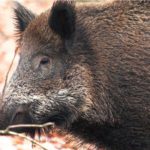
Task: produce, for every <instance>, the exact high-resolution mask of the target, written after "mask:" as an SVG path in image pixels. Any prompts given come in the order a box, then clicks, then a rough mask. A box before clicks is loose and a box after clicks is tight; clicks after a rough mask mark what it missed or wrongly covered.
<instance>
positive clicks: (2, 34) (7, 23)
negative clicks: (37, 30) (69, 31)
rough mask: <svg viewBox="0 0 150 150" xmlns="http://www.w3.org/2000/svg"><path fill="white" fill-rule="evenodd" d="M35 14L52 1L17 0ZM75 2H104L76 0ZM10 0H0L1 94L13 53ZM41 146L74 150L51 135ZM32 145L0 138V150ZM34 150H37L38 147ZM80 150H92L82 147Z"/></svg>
mask: <svg viewBox="0 0 150 150" xmlns="http://www.w3.org/2000/svg"><path fill="white" fill-rule="evenodd" d="M17 1H18V2H20V3H21V4H23V5H24V6H26V7H27V8H28V9H30V10H32V11H33V12H35V13H36V14H39V13H40V12H42V11H44V10H46V9H48V8H50V7H51V6H52V4H53V2H54V0H38V1H37V0H17ZM77 1H82V2H86V1H90V2H93V1H105V0H77ZM12 8H13V1H12V0H0V93H1V92H2V89H3V86H4V81H5V78H6V74H7V72H8V68H9V66H10V64H11V62H12V59H13V56H14V52H15V47H16V44H15V40H16V38H15V27H14V22H15V20H14V19H13V18H14V13H13V9H12ZM18 60H19V56H18V55H17V56H16V58H15V61H14V63H13V67H12V70H11V73H10V76H11V74H12V72H13V70H15V68H16V65H17V62H18ZM41 144H42V145H44V146H45V147H47V148H48V149H49V150H72V149H74V150H76V149H77V148H73V145H71V144H70V143H66V142H65V141H64V139H63V137H62V136H60V135H57V134H56V133H53V135H52V136H51V137H47V138H46V137H45V136H42V137H41ZM31 149H32V143H31V142H29V141H26V140H24V139H21V138H19V137H6V136H0V150H31ZM34 149H37V150H39V149H40V148H39V147H35V148H34ZM81 150H93V148H90V147H89V146H88V148H87V147H83V148H81Z"/></svg>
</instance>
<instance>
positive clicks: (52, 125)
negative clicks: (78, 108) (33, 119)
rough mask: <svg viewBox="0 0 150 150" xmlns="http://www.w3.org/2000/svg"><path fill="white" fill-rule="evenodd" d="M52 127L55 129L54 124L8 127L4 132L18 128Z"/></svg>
mask: <svg viewBox="0 0 150 150" xmlns="http://www.w3.org/2000/svg"><path fill="white" fill-rule="evenodd" d="M49 126H51V127H52V128H54V123H52V122H48V123H44V124H18V125H11V126H8V127H7V128H6V129H5V130H4V131H6V132H7V131H10V130H11V129H16V128H45V127H49Z"/></svg>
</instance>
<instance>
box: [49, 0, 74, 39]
mask: <svg viewBox="0 0 150 150" xmlns="http://www.w3.org/2000/svg"><path fill="white" fill-rule="evenodd" d="M75 20H76V14H75V5H74V1H69V0H64V1H63V0H62V1H61V0H57V1H56V2H55V3H54V4H53V7H52V9H51V12H50V16H49V20H48V23H49V26H50V27H51V29H52V30H53V31H54V32H55V33H57V34H58V35H60V37H61V38H63V39H69V38H70V37H71V36H72V34H73V33H74V31H75Z"/></svg>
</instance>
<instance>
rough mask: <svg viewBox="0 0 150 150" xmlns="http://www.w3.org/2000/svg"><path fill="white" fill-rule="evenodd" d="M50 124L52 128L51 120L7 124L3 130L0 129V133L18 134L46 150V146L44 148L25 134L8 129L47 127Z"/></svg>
mask: <svg viewBox="0 0 150 150" xmlns="http://www.w3.org/2000/svg"><path fill="white" fill-rule="evenodd" d="M49 126H51V127H52V128H54V123H52V122H48V123H45V124H18V125H11V126H8V127H7V128H6V129H5V130H0V134H9V135H14V136H18V137H21V138H24V139H26V140H28V141H30V142H32V143H33V144H35V145H38V146H39V147H40V148H42V149H43V150H48V149H47V148H45V147H44V146H42V145H41V144H40V143H39V142H37V141H36V140H34V139H32V138H30V137H28V136H25V135H23V134H20V133H16V132H13V131H10V130H11V129H15V128H45V127H49Z"/></svg>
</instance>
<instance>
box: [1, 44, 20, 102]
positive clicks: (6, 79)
mask: <svg viewBox="0 0 150 150" xmlns="http://www.w3.org/2000/svg"><path fill="white" fill-rule="evenodd" d="M18 49H19V48H18V47H17V48H16V49H15V53H14V56H13V59H12V62H11V64H10V66H9V68H8V71H7V73H6V78H5V83H4V87H3V91H2V95H1V97H2V100H3V98H4V94H5V90H6V85H7V81H8V76H9V72H10V70H11V68H12V66H13V63H14V60H15V57H16V54H17V51H18Z"/></svg>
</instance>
